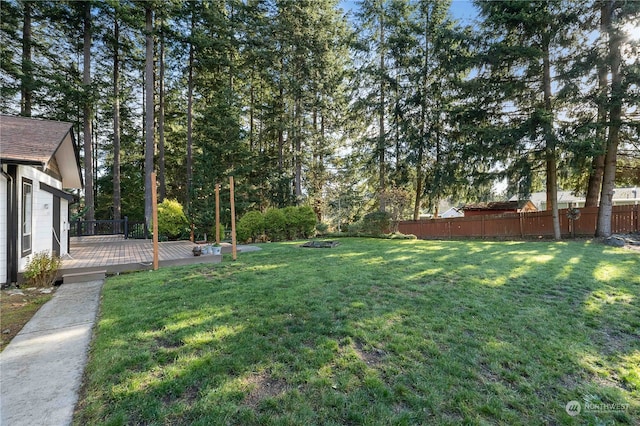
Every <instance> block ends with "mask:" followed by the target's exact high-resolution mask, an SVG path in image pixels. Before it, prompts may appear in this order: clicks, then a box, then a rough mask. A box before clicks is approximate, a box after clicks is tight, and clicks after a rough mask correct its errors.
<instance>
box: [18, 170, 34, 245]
mask: <svg viewBox="0 0 640 426" xmlns="http://www.w3.org/2000/svg"><path fill="white" fill-rule="evenodd" d="M27 189H28V190H27ZM21 198H22V200H21V206H22V214H21V216H22V217H21V219H22V221H21V224H20V225H21V226H20V236H21V242H22V245H21V248H22V257H25V256H29V255H30V254H31V252H32V250H33V181H32V180H31V179H27V178H24V177H23V178H22V196H21ZM27 216H28V217H27ZM27 247H28V248H27Z"/></svg>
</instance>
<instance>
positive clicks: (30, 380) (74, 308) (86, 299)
mask: <svg viewBox="0 0 640 426" xmlns="http://www.w3.org/2000/svg"><path fill="white" fill-rule="evenodd" d="M103 283H104V281H103V280H100V281H91V282H87V283H77V284H63V285H61V286H60V288H58V290H57V291H56V293H55V295H54V296H53V298H52V299H51V300H50V301H49V302H47V303H46V304H45V305H44V306H42V307H41V308H40V309H39V310H38V312H37V313H36V314H35V315H34V316H33V318H32V319H31V320H30V321H29V322H28V323H27V325H25V326H24V328H23V329H22V331H20V333H19V334H18V335H17V336H16V337H15V338H14V339H13V340H12V341H11V343H10V344H9V345H8V346H7V347H6V348H5V350H4V351H2V353H0V425H7V426H8V425H11V426H20V425H25V426H26V425H29V426H33V425H47V426H50V425H65V426H66V425H69V424H71V422H72V419H73V411H74V408H75V405H76V403H77V401H78V392H79V391H80V386H81V383H82V374H83V371H84V366H85V363H86V361H87V351H88V348H89V343H90V342H91V337H92V332H93V325H94V323H95V321H96V316H97V312H98V308H99V305H100V292H101V290H102V285H103Z"/></svg>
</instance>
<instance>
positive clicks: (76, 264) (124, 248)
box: [58, 235, 231, 277]
mask: <svg viewBox="0 0 640 426" xmlns="http://www.w3.org/2000/svg"><path fill="white" fill-rule="evenodd" d="M194 246H195V244H194V243H192V242H189V241H168V242H162V243H159V245H158V247H159V252H158V257H159V260H160V262H159V265H160V268H162V267H163V266H178V265H190V264H194V263H219V262H221V261H222V256H221V255H213V254H208V255H202V256H194V255H193V252H192V249H193V247H194ZM70 247H71V250H70V254H69V256H63V259H62V266H61V268H60V271H59V272H58V275H59V277H62V276H63V275H64V274H67V273H88V272H95V271H107V274H115V273H120V272H133V271H143V270H150V269H153V243H152V241H151V240H125V239H124V238H122V236H110V235H109V236H91V237H73V238H71V244H70ZM230 251H231V247H230V246H228V245H227V246H224V245H223V252H230Z"/></svg>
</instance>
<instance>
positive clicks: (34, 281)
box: [24, 251, 62, 287]
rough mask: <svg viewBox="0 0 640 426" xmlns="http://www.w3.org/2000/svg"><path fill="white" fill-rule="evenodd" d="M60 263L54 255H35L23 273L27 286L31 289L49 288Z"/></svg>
mask: <svg viewBox="0 0 640 426" xmlns="http://www.w3.org/2000/svg"><path fill="white" fill-rule="evenodd" d="M61 263H62V261H61V260H60V258H59V257H58V256H56V255H55V254H49V252H46V251H41V252H38V253H35V254H34V255H33V257H32V258H31V260H30V261H29V263H28V264H27V267H26V269H25V271H24V277H25V278H26V280H27V285H29V286H31V287H50V286H52V285H53V283H54V282H55V280H56V275H57V273H58V269H60V264H61Z"/></svg>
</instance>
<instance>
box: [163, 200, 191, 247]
mask: <svg viewBox="0 0 640 426" xmlns="http://www.w3.org/2000/svg"><path fill="white" fill-rule="evenodd" d="M187 232H189V221H188V220H187V217H186V216H185V214H184V211H183V210H182V206H181V205H180V203H179V202H178V201H176V200H169V199H167V200H164V201H163V202H162V203H160V204H158V234H159V236H165V237H167V238H168V239H170V240H175V239H177V238H178V237H180V236H181V235H183V234H184V233H187Z"/></svg>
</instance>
